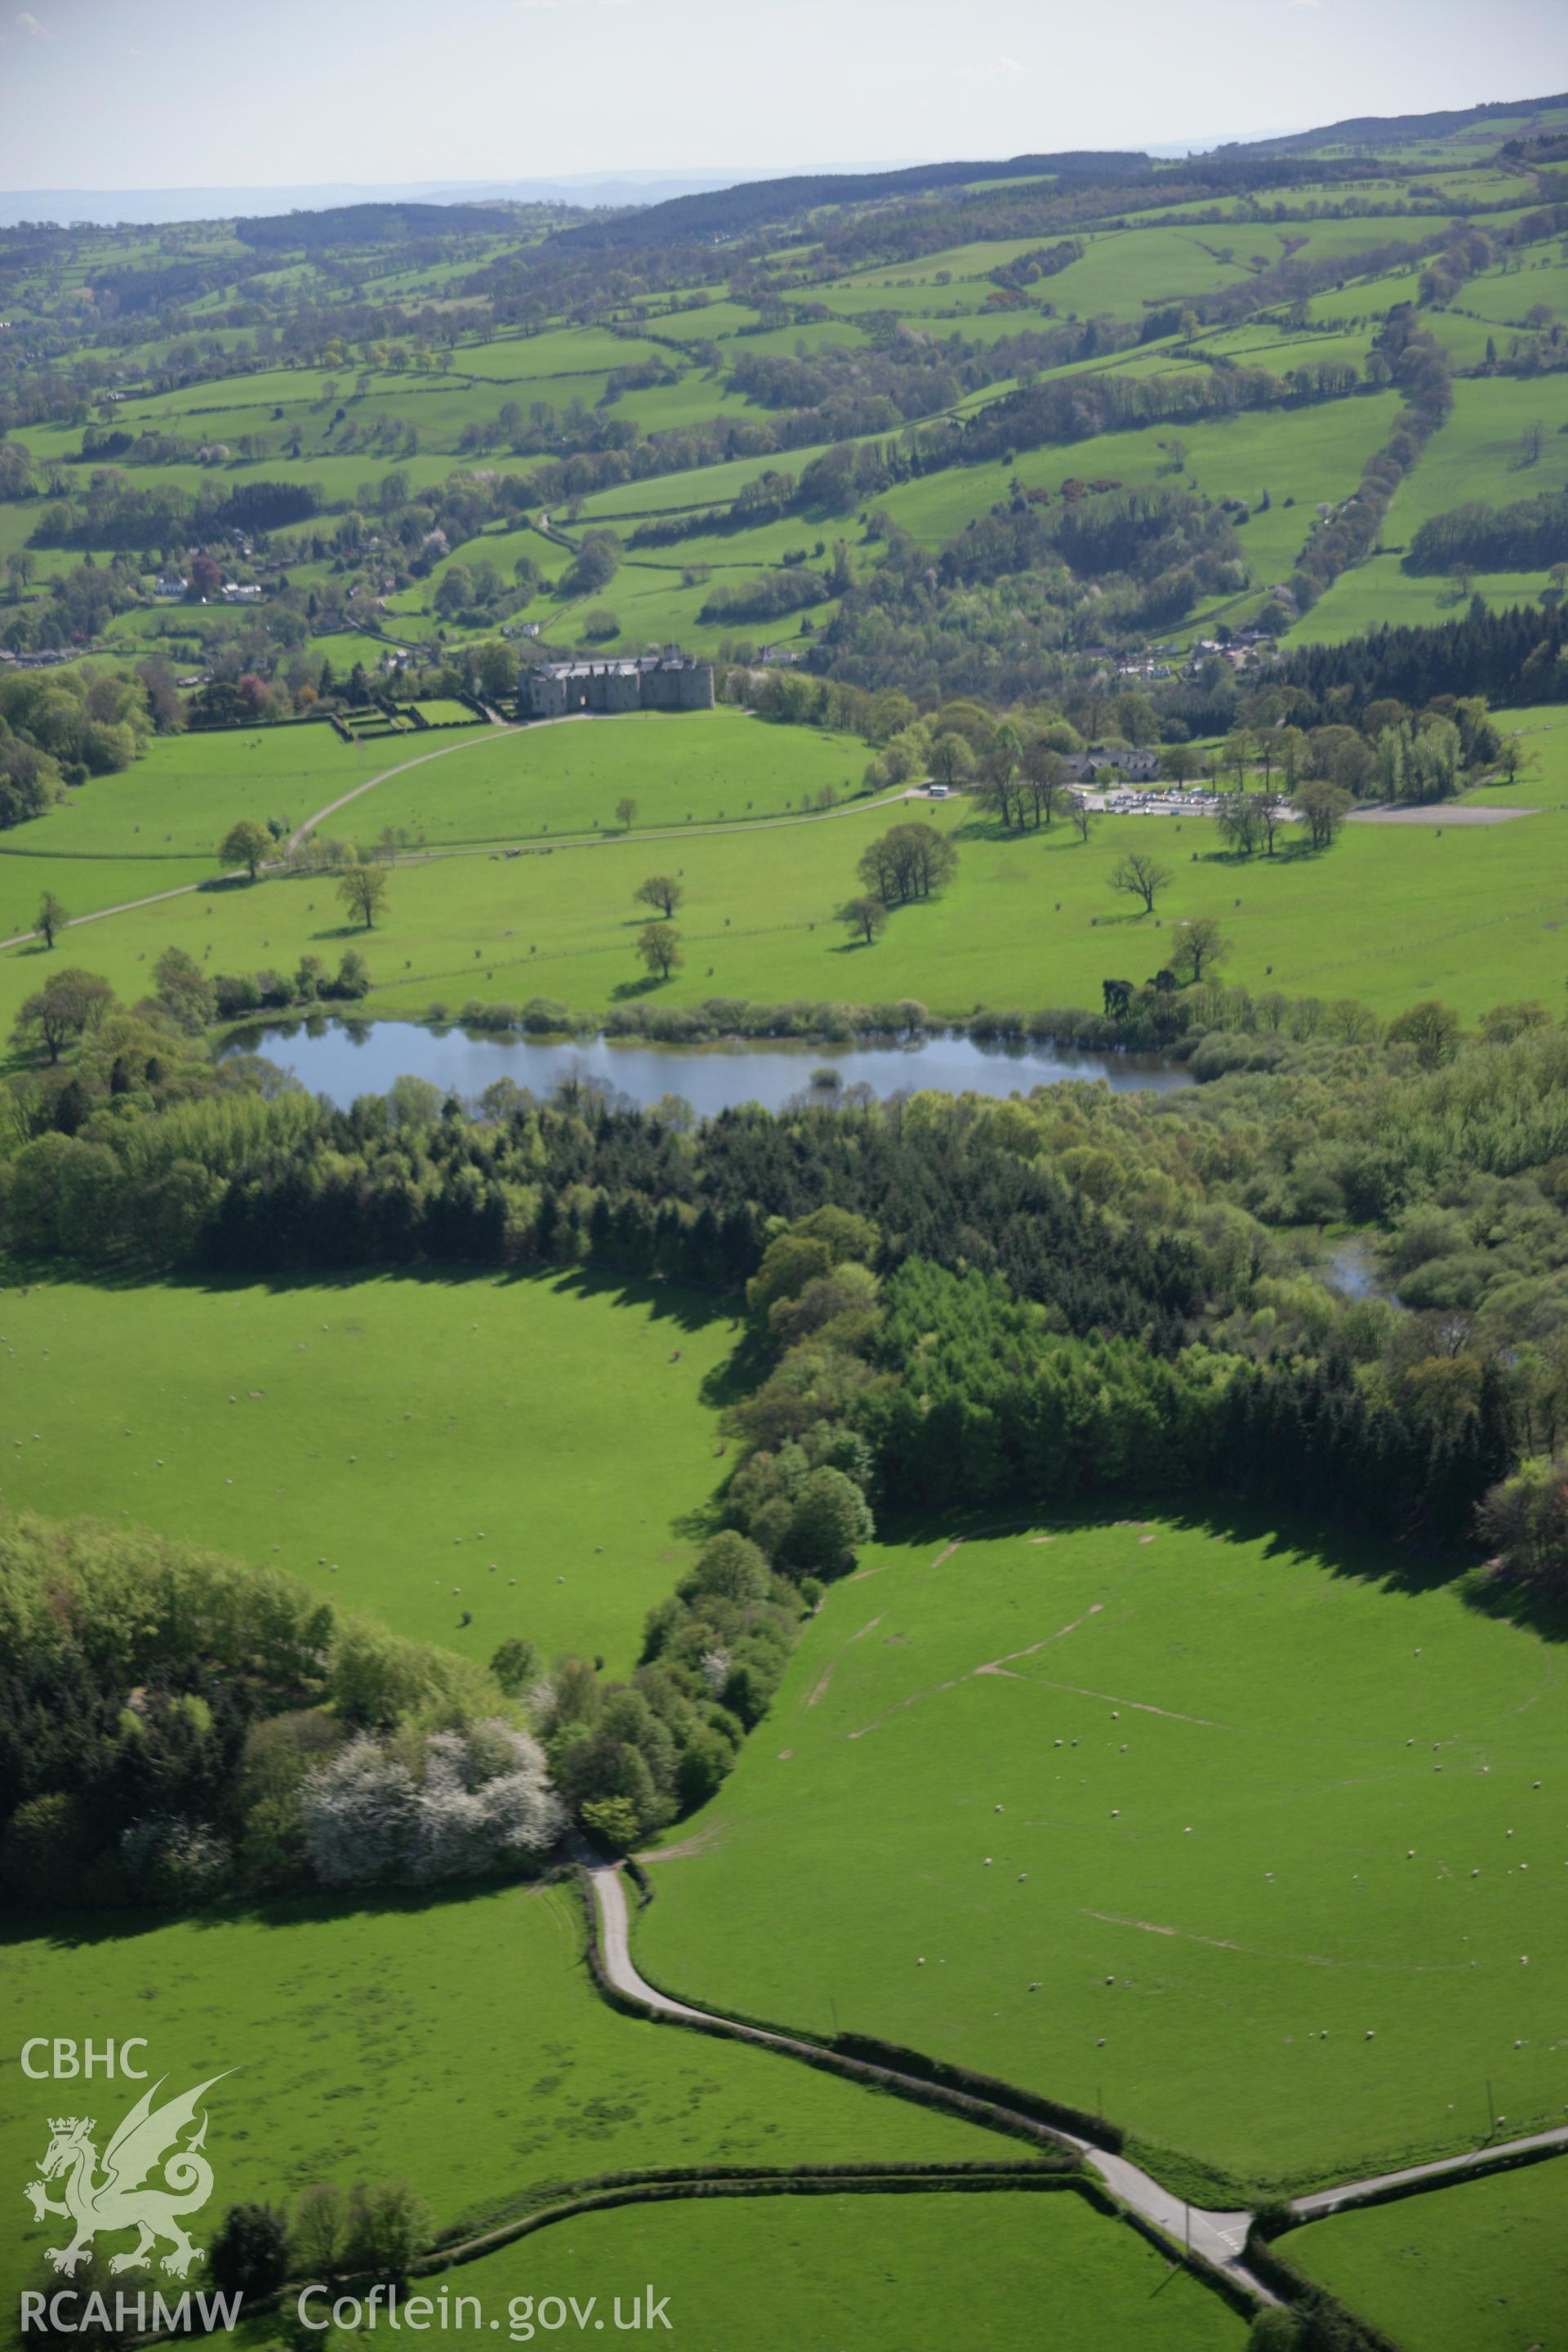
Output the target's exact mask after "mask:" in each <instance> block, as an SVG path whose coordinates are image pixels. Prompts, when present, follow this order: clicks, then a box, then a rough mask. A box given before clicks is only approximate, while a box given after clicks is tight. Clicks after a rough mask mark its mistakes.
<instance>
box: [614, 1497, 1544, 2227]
mask: <svg viewBox="0 0 1568 2352" xmlns="http://www.w3.org/2000/svg"><path fill="white" fill-rule="evenodd" d="M959 1532H960V1530H959V1528H957V1527H956V1526H955V1527H951V1528H944V1529H943V1530H942V1531H941V1532H939V1531H938V1530H937V1529H936V1528H932V1529H931V1531H930V1532H929V1533H928V1535H927V1536H926V1537H925V1538H924V1539H923V1540H921V1541H920V1542H918V1543H910V1544H907V1545H902V1546H888V1547H880V1548H879V1549H876V1550H875V1551H872V1552H868V1553H867V1554H865V1555H863V1557H862V1565H861V1570H860V1572H859V1573H858V1575H857V1576H856V1577H854V1578H853V1579H851V1580H849V1581H848V1582H847V1583H846V1584H843V1585H840V1586H838V1587H837V1588H835V1589H834V1590H833V1591H831V1592H830V1594H829V1596H828V1599H827V1601H826V1606H825V1608H824V1610H823V1611H822V1612H821V1614H820V1615H819V1616H818V1617H817V1618H816V1619H815V1620H813V1621H812V1622H811V1623H810V1624H809V1625H808V1627H807V1629H806V1632H805V1635H804V1637H803V1639H802V1642H801V1644H800V1647H799V1649H798V1651H797V1652H796V1654H795V1658H794V1660H793V1662H792V1664H791V1666H790V1669H789V1672H788V1675H787V1676H786V1678H785V1681H784V1685H783V1687H782V1689H781V1691H780V1694H779V1696H778V1698H777V1699H776V1700H775V1702H774V1705H773V1710H772V1712H771V1714H770V1716H769V1717H768V1720H767V1722H766V1724H765V1725H764V1726H763V1727H762V1728H761V1729H760V1730H759V1731H758V1732H757V1733H756V1734H755V1735H754V1736H753V1738H752V1740H751V1741H750V1742H749V1744H748V1746H747V1748H746V1749H745V1751H744V1753H743V1754H742V1758H741V1760H740V1762H739V1764H738V1766H737V1768H736V1770H735V1772H734V1773H733V1775H732V1776H731V1779H730V1780H729V1781H728V1782H727V1783H726V1784H725V1787H724V1790H722V1791H721V1794H720V1796H719V1797H718V1798H717V1799H716V1800H715V1801H714V1802H713V1803H712V1804H710V1806H709V1807H708V1808H707V1809H706V1810H705V1811H703V1812H702V1813H700V1814H699V1815H697V1816H695V1817H694V1819H693V1820H692V1821H690V1822H686V1823H683V1824H682V1826H681V1830H680V1832H679V1843H678V1844H677V1845H676V1846H675V1848H674V1850H673V1852H672V1854H671V1858H670V1859H669V1860H668V1861H667V1862H661V1863H659V1864H658V1867H657V1868H656V1870H655V1872H654V1879H655V1885H656V1895H655V1900H654V1902H653V1904H652V1906H650V1908H649V1909H648V1910H647V1912H645V1913H644V1914H643V1915H642V1916H641V1917H640V1919H639V1923H638V1931H637V1932H638V1944H639V1950H640V1954H641V1958H642V1960H643V1963H644V1965H645V1966H646V1968H647V1970H648V1971H649V1973H650V1974H651V1975H652V1977H653V1979H654V1980H655V1981H656V1982H657V1983H658V1984H660V1985H662V1986H664V1987H665V1988H666V1989H668V1990H674V1991H677V1992H679V1994H681V1995H682V1996H683V1997H685V1998H687V1999H689V2000H694V2001H698V2002H703V2003H717V2004H719V2005H721V2006H727V2007H731V2008H736V2009H740V2010H742V2011H746V2012H748V2013H750V2014H752V2015H753V2016H758V2017H763V2018H766V2019H769V2020H779V2021H787V2022H789V2023H791V2024H794V2025H796V2026H803V2027H805V2028H808V2029H809V2030H810V2031H812V2032H831V2031H832V2029H833V2019H834V2015H835V2013H837V2018H838V2020H839V2022H840V2024H841V2025H842V2027H843V2028H844V2029H845V2030H846V2031H860V2032H868V2033H876V2034H881V2035H884V2036H886V2037H887V2038H889V2039H890V2040H893V2041H896V2042H905V2043H908V2044H910V2045H911V2046H913V2047H915V2048H917V2049H920V2050H922V2051H925V2052H927V2053H931V2054H932V2055H935V2056H939V2057H944V2058H948V2059H952V2060H956V2061H960V2062H962V2063H964V2064H967V2065H970V2066H973V2067H977V2068H979V2069H980V2070H981V2071H982V2072H985V2073H991V2074H999V2075H1002V2076H1005V2077H1006V2078H1008V2079H1009V2080H1011V2081H1014V2082H1018V2083H1024V2084H1028V2085H1029V2086H1030V2087H1032V2088H1034V2089H1037V2090H1040V2091H1044V2092H1048V2093H1050V2094H1051V2095H1054V2096H1057V2097H1059V2098H1062V2099H1065V2100H1068V2101H1070V2102H1071V2103H1072V2104H1074V2105H1078V2106H1079V2107H1082V2108H1087V2109H1088V2110H1089V2111H1090V2112H1091V2113H1092V2112H1094V2111H1096V2110H1097V2109H1099V2110H1102V2111H1103V2113H1104V2114H1105V2115H1106V2116H1109V2117H1110V2118H1112V2119H1113V2120H1114V2121H1115V2122H1117V2123H1119V2124H1121V2126H1124V2127H1126V2128H1130V2129H1131V2131H1133V2132H1134V2133H1135V2134H1136V2135H1137V2136H1138V2138H1139V2140H1140V2142H1141V2143H1142V2144H1143V2145H1145V2146H1148V2145H1149V2144H1153V2145H1154V2146H1155V2147H1161V2146H1163V2147H1167V2148H1176V2149H1180V2150H1182V2151H1184V2153H1185V2154H1187V2155H1188V2156H1191V2157H1194V2158H1199V2159H1201V2160H1202V2161H1204V2162H1205V2163H1207V2164H1208V2165H1211V2166H1213V2167H1215V2168H1218V2169H1219V2171H1220V2172H1221V2173H1222V2174H1228V2175H1229V2176H1230V2177H1231V2178H1232V2179H1237V2180H1240V2181H1245V2182H1248V2183H1252V2184H1260V2185H1261V2184H1268V2183H1271V2182H1274V2183H1278V2182H1281V2181H1292V2182H1296V2183H1299V2184H1302V2185H1304V2184H1305V2183H1307V2182H1308V2181H1310V2180H1315V2179H1330V2178H1335V2177H1341V2176H1343V2175H1345V2174H1347V2173H1350V2174H1355V2173H1360V2172H1363V2171H1365V2170H1368V2169H1371V2168H1373V2166H1383V2165H1386V2164H1392V2163H1394V2162H1396V2161H1398V2160H1401V2159H1403V2158H1408V2157H1413V2156H1415V2155H1416V2154H1418V2153H1420V2154H1425V2153H1428V2152H1431V2153H1436V2152H1438V2151H1447V2150H1448V2149H1452V2148H1456V2147H1465V2146H1467V2145H1469V2144H1471V2143H1472V2142H1473V2141H1474V2140H1475V2139H1476V2138H1478V2137H1480V2136H1481V2135H1482V2134H1484V2132H1485V2130H1486V2128H1487V2104H1486V2085H1487V2083H1488V2080H1490V2081H1491V2083H1492V2084H1493V2086H1494V2092H1495V2097H1496V2104H1497V2106H1498V2108H1499V2110H1500V2112H1502V2113H1504V2114H1506V2115H1507V2116H1508V2118H1509V2122H1510V2126H1511V2127H1514V2128H1517V2129H1518V2130H1520V2131H1526V2130H1529V2129H1531V2128H1539V2127H1541V2126H1544V2125H1546V2124H1550V2123H1561V2122H1563V2119H1564V2116H1565V2114H1568V2037H1564V2036H1563V2032H1562V2027H1561V2012H1562V2006H1563V1988H1564V1981H1565V1979H1568V1951H1565V1949H1564V1944H1563V1927H1564V1925H1565V1924H1568V1873H1565V1864H1568V1709H1565V1707H1564V1703H1563V1697H1562V1695H1561V1691H1560V1688H1559V1684H1558V1677H1557V1674H1556V1663H1555V1660H1554V1658H1553V1654H1552V1650H1551V1648H1550V1646H1549V1645H1548V1644H1547V1643H1544V1642H1542V1640H1540V1639H1538V1638H1537V1637H1536V1636H1535V1635H1534V1634H1532V1633H1525V1632H1521V1631H1520V1630H1517V1629H1516V1628H1514V1627H1513V1626H1510V1625H1508V1624H1504V1623H1500V1622H1493V1621H1491V1620H1489V1619H1486V1618H1482V1617H1479V1616H1476V1615H1474V1614H1472V1613H1471V1612H1468V1611H1467V1609H1466V1608H1465V1606H1464V1604H1463V1603H1462V1601H1460V1600H1459V1599H1458V1596H1457V1595H1456V1594H1455V1593H1454V1592H1453V1591H1450V1590H1447V1589H1445V1588H1443V1587H1440V1586H1434V1585H1427V1586H1426V1589H1425V1590H1423V1589H1422V1588H1421V1583H1420V1580H1419V1579H1409V1580H1406V1579H1405V1577H1404V1576H1403V1575H1402V1573H1401V1572H1400V1570H1398V1568H1397V1567H1396V1564H1395V1562H1394V1559H1392V1557H1391V1556H1389V1555H1388V1554H1386V1553H1382V1554H1380V1553H1378V1552H1376V1551H1375V1550H1374V1549H1373V1548H1371V1547H1363V1548H1360V1549H1357V1548H1353V1547H1351V1546H1345V1547H1342V1548H1338V1549H1336V1548H1335V1547H1334V1546H1332V1545H1331V1544H1329V1545H1323V1544H1318V1545H1316V1546H1308V1545H1307V1544H1305V1543H1304V1542H1298V1541H1296V1540H1294V1539H1293V1538H1290V1537H1289V1536H1288V1535H1285V1534H1283V1533H1265V1532H1262V1531H1261V1530H1258V1531H1252V1532H1247V1531H1245V1530H1244V1529H1242V1528H1240V1527H1237V1526H1232V1525H1230V1524H1227V1523H1226V1522H1224V1521H1220V1520H1210V1519H1207V1518H1204V1517H1197V1516H1194V1517H1184V1516H1183V1515H1182V1514H1181V1513H1179V1512H1178V1513H1176V1514H1174V1515H1172V1516H1165V1517H1159V1518H1154V1519H1149V1520H1124V1521H1121V1522H1119V1523H1117V1524H1114V1525H1111V1524H1107V1523H1103V1522H1101V1523H1098V1524H1089V1525H1077V1526H1075V1525H1062V1524H1060V1523H1056V1524H1053V1523H1052V1522H1050V1521H1049V1520H1047V1519H1046V1518H1044V1517H1042V1518H1041V1519H1040V1520H1039V1521H1038V1522H1037V1524H1036V1525H1035V1526H1034V1528H1028V1527H1027V1526H1025V1527H1023V1528H1019V1529H1018V1531H1017V1532H1015V1533H1011V1534H1006V1535H1002V1534H997V1533H994V1532H993V1533H986V1532H985V1531H984V1530H981V1531H978V1532H977V1536H976V1539H975V1540H973V1541H972V1542H966V1543H964V1544H963V1546H962V1547H961V1548H957V1547H955V1546H954V1545H953V1543H952V1540H951V1538H952V1537H954V1536H956V1535H957V1534H958V1533H959ZM944 1537H945V1538H948V1540H945V1541H944V1539H943V1538H944ZM1213 2185H1214V2186H1215V2187H1218V2186H1219V2185H1220V2184H1219V2183H1217V2182H1215V2184H1213ZM1210 2201H1214V2200H1213V2199H1212V2197H1211V2200H1210Z"/></svg>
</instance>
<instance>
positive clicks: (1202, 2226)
mask: <svg viewBox="0 0 1568 2352" xmlns="http://www.w3.org/2000/svg"><path fill="white" fill-rule="evenodd" d="M588 1874H589V1878H590V1881H591V1883H592V1885H593V1889H594V1900H595V1908H596V1910H597V1913H598V1918H599V1928H600V1948H601V1951H602V1953H603V1956H604V1962H605V1973H606V1975H607V1976H608V1978H609V1979H610V1982H611V1983H612V1984H613V1985H614V1986H616V1989H617V1990H619V1991H621V1992H624V1993H628V1994H630V1995H631V1996H632V1998H633V1999H634V2000H640V2001H645V2002H646V2003H647V2006H648V2008H649V2009H652V2010H656V2011H658V2014H659V2015H660V2016H661V2017H669V2018H674V2019H677V2020H681V2019H684V2020H685V2021H688V2022H689V2023H694V2024H700V2025H702V2026H705V2027H707V2028H709V2029H710V2030H711V2029H713V2028H717V2029H718V2030H719V2031H720V2032H723V2033H730V2034H733V2035H734V2036H735V2037H736V2039H737V2040H739V2041H742V2042H761V2043H762V2044H763V2046H764V2047H765V2048H768V2049H772V2050H779V2051H783V2052H784V2053H786V2054H788V2055H790V2056H794V2057H802V2058H806V2059H809V2060H816V2059H819V2057H820V2051H819V2049H818V2047H817V2045H816V2044H815V2043H812V2042H798V2041H795V2040H794V2039H793V2038H792V2037H791V2036H790V2035H788V2034H785V2033H769V2032H764V2031H763V2028H761V2027H760V2026H753V2025H739V2024H737V2023H736V2022H735V2021H733V2020H732V2019H731V2018H727V2017H720V2016H717V2015H716V2014H714V2013H713V2012H712V2011H708V2010H701V2009H694V2008H692V2007H691V2006H690V2005H689V2003H688V2002H686V2001H681V2000H674V1999H672V1997H671V1996H670V1995H669V1994H668V1993H664V1992H660V1991H659V1990H658V1988H657V1987H656V1986H654V1985H650V1984H649V1983H648V1981H647V1979H646V1978H645V1977H644V1976H643V1975H641V1973H640V1972H639V1970H638V1969H637V1962H636V1961H635V1960H634V1959H633V1958H632V1950H631V1924H630V1918H629V1915H628V1912H627V1909H626V1886H625V1883H624V1881H623V1879H622V1876H621V1874H620V1871H619V1869H618V1868H616V1867H613V1866H611V1865H609V1864H603V1863H595V1864H592V1865H590V1867H589V1873H588ZM919 2088H920V2091H921V2095H922V2096H923V2097H930V2096H931V2084H920V2085H919ZM939 2095H940V2094H939ZM954 2104H955V2105H956V2104H957V2102H956V2101H955V2102H954ZM1026 2120H1031V2121H1032V2119H1030V2118H1026ZM1033 2128H1034V2129H1035V2131H1036V2132H1037V2134H1038V2136H1039V2137H1040V2138H1042V2139H1046V2140H1050V2141H1053V2142H1054V2143H1055V2144H1056V2145H1057V2146H1058V2147H1068V2148H1071V2149H1072V2150H1073V2151H1074V2152H1075V2154H1077V2155H1079V2156H1081V2157H1082V2158H1083V2159H1084V2161H1085V2162H1086V2163H1087V2164H1088V2165H1089V2166H1090V2167H1091V2168H1092V2169H1093V2170H1094V2171H1096V2172H1097V2173H1098V2174H1099V2175H1100V2179H1101V2180H1103V2182H1104V2183H1105V2185H1106V2187H1107V2188H1108V2189H1110V2191H1111V2192H1112V2194H1113V2195H1114V2196H1116V2197H1119V2198H1120V2199H1121V2202H1122V2203H1123V2204H1124V2205H1126V2206H1127V2207H1128V2208H1129V2209H1130V2210H1131V2211H1132V2212H1134V2213H1137V2214H1138V2215H1140V2216H1141V2218H1142V2220H1144V2221H1152V2222H1153V2223H1154V2225H1155V2227H1156V2228H1158V2229H1160V2230H1162V2231H1164V2233H1165V2235H1166V2236H1167V2237H1169V2238H1171V2239H1173V2241H1174V2242H1177V2243H1178V2244H1180V2243H1186V2244H1189V2245H1190V2246H1191V2248H1192V2251H1193V2252H1194V2253H1195V2254H1201V2255H1202V2257H1203V2259H1204V2260H1205V2262H1206V2263H1211V2264H1213V2266H1214V2267H1215V2269H1217V2270H1221V2271H1225V2272H1227V2273H1229V2274H1230V2275H1231V2276H1232V2277H1233V2278H1235V2279H1237V2281H1238V2282H1239V2284H1241V2285H1243V2286H1244V2287H1246V2288H1247V2291H1248V2293H1249V2294H1256V2295H1258V2297H1259V2298H1260V2299H1261V2300H1262V2301H1264V2302H1266V2303H1274V2302H1277V2301H1278V2300H1279V2298H1278V2296H1276V2295H1274V2294H1271V2293H1270V2291H1269V2289H1268V2287H1266V2286H1265V2285H1264V2284H1262V2282H1261V2281H1260V2280H1259V2279H1258V2277H1257V2276H1256V2275H1255V2274H1254V2273H1252V2272H1251V2271H1249V2270H1248V2269H1247V2266H1246V2264H1245V2263H1244V2261H1243V2259H1242V2257H1243V2255H1244V2253H1245V2252H1246V2247H1247V2226H1248V2224H1249V2222H1250V2221H1251V2220H1252V2216H1251V2214H1250V2213H1249V2212H1247V2211H1245V2210H1243V2211H1237V2212H1228V2213H1227V2212H1210V2211H1206V2210H1203V2209H1201V2208H1199V2207H1197V2206H1189V2205H1187V2204H1186V2203H1185V2202H1184V2200H1183V2199H1181V2198H1180V2197H1177V2196H1175V2195H1174V2194H1173V2192H1172V2191H1171V2190H1170V2189H1164V2188H1162V2186H1161V2185H1160V2183H1159V2181H1157V2180H1156V2179H1153V2177H1152V2175H1151V2174H1149V2173H1147V2172H1144V2171H1142V2170H1141V2169H1140V2168H1139V2167H1138V2166H1137V2165H1135V2164H1132V2163H1131V2162H1130V2161H1129V2160H1128V2158H1126V2157H1124V2156H1118V2155H1116V2154H1115V2153H1114V2152H1113V2151H1112V2150H1111V2149H1110V2148H1105V2147H1098V2146H1097V2145H1096V2144H1095V2142H1094V2141H1093V2140H1089V2139H1080V2138H1079V2137H1076V2135H1074V2134H1073V2133H1071V2132H1065V2131H1056V2130H1052V2129H1049V2128H1047V2126H1045V2125H1043V2124H1035V2125H1034V2126H1033ZM1554 2149H1555V2150H1561V2151H1563V2153H1564V2154H1568V2125H1560V2126H1557V2127H1555V2128H1554V2129H1552V2130H1551V2131H1543V2132H1534V2133H1531V2134H1530V2135H1528V2136H1527V2137H1523V2138H1520V2139H1509V2140H1499V2141H1495V2142H1493V2143H1492V2144H1491V2145H1490V2146H1489V2147H1480V2148H1476V2149H1473V2150H1471V2151H1470V2152H1469V2153H1468V2154H1465V2155H1460V2156H1445V2157H1437V2158H1434V2159H1433V2161H1432V2162H1431V2163H1429V2164H1415V2165H1410V2166H1407V2167H1405V2168H1404V2169H1402V2170H1399V2171H1394V2172H1376V2173H1371V2174H1369V2175H1368V2176H1367V2177H1366V2178H1365V2179H1362V2180H1347V2181H1342V2182H1341V2184H1340V2185H1339V2186H1338V2187H1337V2188H1334V2189H1315V2190H1314V2191H1313V2192H1312V2193H1311V2194H1310V2196H1306V2197H1294V2198H1292V2199H1291V2200H1289V2203H1290V2210H1291V2212H1292V2213H1293V2214H1295V2215H1296V2216H1297V2218H1298V2219H1299V2220H1300V2221H1321V2220H1323V2219H1325V2218H1326V2217H1327V2216H1328V2215H1329V2214H1331V2213H1341V2212H1344V2211H1345V2210H1348V2209H1349V2208H1351V2207H1352V2206H1356V2205H1363V2204H1366V2203H1368V2202H1369V2201H1371V2200H1373V2199H1376V2198H1378V2197H1380V2196H1383V2195H1384V2194H1385V2193H1386V2192H1387V2191H1388V2190H1390V2189H1404V2188H1415V2187H1418V2186H1419V2184H1420V2183H1421V2182H1423V2181H1431V2182H1432V2183H1433V2184H1434V2185H1435V2186H1437V2187H1441V2186H1442V2185H1443V2183H1444V2182H1445V2181H1448V2180H1453V2179H1466V2178H1468V2177H1469V2176H1470V2175H1471V2174H1472V2173H1473V2172H1474V2170H1475V2168H1476V2167H1477V2166H1478V2165H1479V2166H1483V2167H1491V2166H1495V2165H1500V2164H1507V2163H1509V2162H1510V2161H1512V2160H1513V2159H1514V2158H1519V2157H1526V2156H1533V2155H1541V2154H1544V2153H1546V2152H1548V2151H1551V2150H1554Z"/></svg>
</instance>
